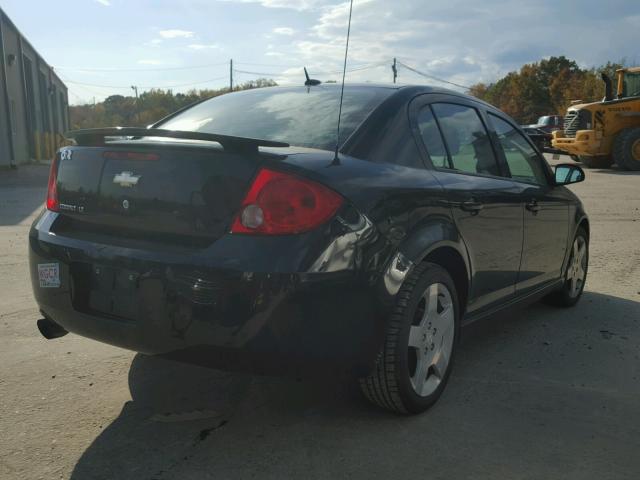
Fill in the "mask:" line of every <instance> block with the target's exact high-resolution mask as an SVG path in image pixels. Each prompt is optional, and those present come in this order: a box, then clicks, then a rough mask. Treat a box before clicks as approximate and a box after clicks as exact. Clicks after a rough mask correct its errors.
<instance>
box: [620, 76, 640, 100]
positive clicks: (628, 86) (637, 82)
mask: <svg viewBox="0 0 640 480" xmlns="http://www.w3.org/2000/svg"><path fill="white" fill-rule="evenodd" d="M623 88H624V90H623V96H625V97H637V96H640V72H638V73H628V72H627V73H625V74H624V87H623Z"/></svg>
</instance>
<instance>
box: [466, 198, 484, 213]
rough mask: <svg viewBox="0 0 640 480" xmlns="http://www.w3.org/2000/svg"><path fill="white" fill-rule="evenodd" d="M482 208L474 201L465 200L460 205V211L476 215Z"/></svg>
mask: <svg viewBox="0 0 640 480" xmlns="http://www.w3.org/2000/svg"><path fill="white" fill-rule="evenodd" d="M483 208H484V205H482V203H480V202H476V201H475V200H467V201H466V202H462V203H461V204H460V209H461V210H463V211H465V212H471V213H473V214H477V213H478V212H480V210H482V209H483Z"/></svg>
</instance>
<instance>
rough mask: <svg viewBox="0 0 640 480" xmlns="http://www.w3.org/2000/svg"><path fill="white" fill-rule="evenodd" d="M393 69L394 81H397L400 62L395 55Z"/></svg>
mask: <svg viewBox="0 0 640 480" xmlns="http://www.w3.org/2000/svg"><path fill="white" fill-rule="evenodd" d="M391 70H392V71H393V83H396V78H398V63H397V60H396V58H395V57H393V65H391Z"/></svg>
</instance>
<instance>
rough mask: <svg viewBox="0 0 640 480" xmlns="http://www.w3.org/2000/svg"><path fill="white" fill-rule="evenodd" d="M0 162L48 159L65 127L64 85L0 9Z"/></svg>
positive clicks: (67, 125) (15, 163)
mask: <svg viewBox="0 0 640 480" xmlns="http://www.w3.org/2000/svg"><path fill="white" fill-rule="evenodd" d="M0 56H1V57H2V61H1V62H0V167H3V166H17V165H19V164H21V163H25V162H28V161H30V160H40V159H49V158H51V157H52V156H53V153H54V152H55V150H56V148H57V147H58V146H59V145H61V144H62V135H61V134H62V133H63V132H64V131H65V130H67V129H68V127H69V109H68V96H67V87H66V86H65V84H64V83H63V82H62V81H61V80H60V79H59V78H58V77H57V75H56V74H55V72H54V71H53V68H51V67H50V66H49V65H47V64H46V63H45V62H44V60H43V59H42V57H41V56H40V55H39V54H38V52H36V50H35V49H34V48H33V46H31V44H30V43H29V42H28V41H27V40H26V39H25V38H24V36H23V35H22V34H21V33H20V31H19V30H18V29H17V28H16V26H15V25H14V24H13V22H12V21H11V19H9V17H8V16H7V15H6V14H5V13H4V11H3V10H2V8H0Z"/></svg>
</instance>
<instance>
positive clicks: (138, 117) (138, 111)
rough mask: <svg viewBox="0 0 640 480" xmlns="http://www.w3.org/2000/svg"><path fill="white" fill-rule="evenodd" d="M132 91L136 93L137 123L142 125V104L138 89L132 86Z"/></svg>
mask: <svg viewBox="0 0 640 480" xmlns="http://www.w3.org/2000/svg"><path fill="white" fill-rule="evenodd" d="M131 90H133V91H134V92H136V119H137V122H138V123H140V102H139V98H138V87H137V86H135V85H131Z"/></svg>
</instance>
